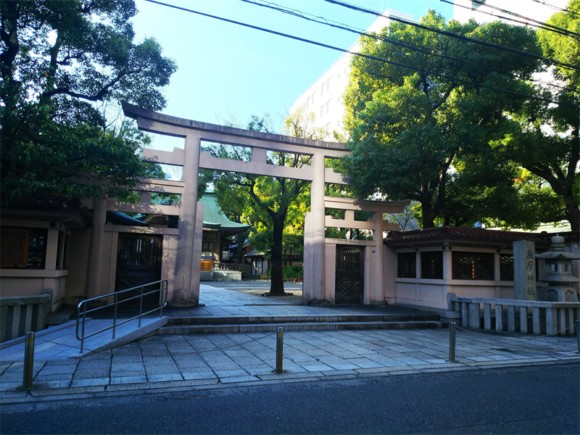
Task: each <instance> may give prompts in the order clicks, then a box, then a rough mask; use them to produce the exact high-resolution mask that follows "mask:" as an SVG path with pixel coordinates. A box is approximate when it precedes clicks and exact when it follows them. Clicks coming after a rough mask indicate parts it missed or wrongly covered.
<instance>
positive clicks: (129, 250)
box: [115, 233, 163, 304]
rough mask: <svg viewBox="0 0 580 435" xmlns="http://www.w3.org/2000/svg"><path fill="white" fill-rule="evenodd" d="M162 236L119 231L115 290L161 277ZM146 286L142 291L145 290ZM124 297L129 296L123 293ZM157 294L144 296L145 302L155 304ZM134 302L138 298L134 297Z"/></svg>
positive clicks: (157, 279) (153, 280) (139, 284)
mask: <svg viewBox="0 0 580 435" xmlns="http://www.w3.org/2000/svg"><path fill="white" fill-rule="evenodd" d="M162 254H163V236H158V235H144V234H129V233H119V243H118V248H117V277H116V282H115V291H120V290H126V289H129V288H133V287H137V286H141V285H143V284H147V283H150V282H155V281H159V280H160V279H161V259H162ZM148 290H152V289H148V288H147V287H145V288H144V292H147V291H148ZM124 297H125V298H127V297H130V296H128V295H124ZM158 299H159V295H158V294H153V295H151V296H149V300H147V297H145V298H144V300H143V302H144V303H147V304H157V303H158V302H159V301H158ZM135 301H137V302H135V303H138V300H137V299H135Z"/></svg>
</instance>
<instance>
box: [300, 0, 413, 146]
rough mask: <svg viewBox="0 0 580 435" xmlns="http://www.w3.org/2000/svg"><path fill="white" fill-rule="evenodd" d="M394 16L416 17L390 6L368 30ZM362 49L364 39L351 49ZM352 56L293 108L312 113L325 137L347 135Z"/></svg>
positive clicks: (378, 27)
mask: <svg viewBox="0 0 580 435" xmlns="http://www.w3.org/2000/svg"><path fill="white" fill-rule="evenodd" d="M391 16H395V17H400V18H404V19H407V20H412V19H413V16H412V15H410V14H405V13H403V12H398V11H394V10H391V9H388V10H386V11H385V13H384V14H383V17H380V18H377V19H376V20H375V21H374V22H373V24H371V26H370V27H369V28H368V29H367V30H366V33H379V32H380V31H381V30H382V29H383V28H384V27H386V26H388V25H389V24H390V22H391V21H390V20H389V17H391ZM360 49H361V46H360V42H359V41H357V42H355V43H354V44H353V45H352V46H351V47H350V48H349V51H351V52H359V51H360ZM352 57H353V56H352V54H349V53H343V54H342V55H341V56H340V57H339V58H338V59H337V60H336V61H335V62H334V63H333V64H332V65H331V66H330V67H329V68H328V69H327V70H326V71H325V72H324V73H323V74H322V75H321V76H320V77H318V79H317V80H316V81H315V82H314V83H313V84H312V85H310V86H309V87H308V89H306V91H304V92H303V93H302V95H300V96H299V97H298V98H297V99H296V101H294V103H293V104H292V106H291V107H290V113H291V114H294V113H296V112H298V111H299V110H301V109H302V110H303V112H304V114H305V115H309V116H312V118H313V120H314V121H313V122H314V125H313V127H315V128H321V129H322V130H323V131H324V140H333V139H334V135H333V132H335V131H336V132H337V133H339V134H342V135H344V130H343V126H342V119H343V116H344V100H343V97H344V93H345V91H346V87H347V85H348V78H349V76H350V67H351V61H352Z"/></svg>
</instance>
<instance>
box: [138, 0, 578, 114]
mask: <svg viewBox="0 0 580 435" xmlns="http://www.w3.org/2000/svg"><path fill="white" fill-rule="evenodd" d="M145 1H147V2H149V3H155V4H158V5H161V6H166V7H169V8H173V9H177V10H181V11H184V12H190V13H192V14H196V15H200V16H204V17H208V18H213V19H216V20H219V21H224V22H226V23H231V24H236V25H238V26H242V27H247V28H250V29H254V30H259V31H261V32H266V33H271V34H273V35H278V36H282V37H284V38H289V39H294V40H296V41H301V42H305V43H307V44H312V45H316V46H319V47H324V48H328V49H330V50H335V51H340V52H342V53H349V54H352V55H353V56H359V57H364V58H367V59H371V60H376V61H379V62H383V63H388V64H391V65H395V66H399V67H401V68H408V69H411V70H414V71H418V72H423V73H426V74H432V75H435V76H438V77H441V78H445V79H449V80H454V81H457V82H461V83H466V84H469V85H473V86H478V87H482V88H486V89H491V90H493V91H498V92H503V93H507V94H512V95H516V96H518V97H524V98H528V99H532V100H536V101H542V102H544V103H551V104H557V105H560V106H565V107H572V108H575V109H576V108H577V107H576V106H574V105H572V104H567V103H561V102H559V101H552V100H548V99H545V98H541V97H535V96H533V95H528V94H523V93H520V92H515V91H509V90H507V89H501V88H496V87H495V86H489V85H484V84H483V83H477V82H473V81H470V80H465V79H460V78H457V77H451V76H448V75H446V74H441V73H437V72H434V71H429V70H426V69H424V68H418V67H414V66H410V65H405V64H403V63H400V62H394V61H391V60H387V59H383V58H380V57H376V56H371V55H368V54H363V53H357V52H353V51H350V50H346V49H344V48H340V47H335V46H333V45H329V44H324V43H322V42H317V41H312V40H310V39H306V38H301V37H299V36H294V35H289V34H287V33H282V32H278V31H276V30H271V29H266V28H264V27H258V26H254V25H252V24H247V23H242V22H240V21H234V20H230V19H228V18H223V17H218V16H216V15H210V14H206V13H203V12H199V11H195V10H193V9H187V8H182V7H180V6H175V5H171V4H168V3H163V2H160V1H156V0H145Z"/></svg>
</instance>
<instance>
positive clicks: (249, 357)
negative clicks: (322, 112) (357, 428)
mask: <svg viewBox="0 0 580 435" xmlns="http://www.w3.org/2000/svg"><path fill="white" fill-rule="evenodd" d="M448 340H449V331H448V330H441V329H433V330H387V331H385V330H377V331H373V330H371V331H332V332H324V331H323V332H317V331H309V332H288V333H286V334H285V337H284V369H285V373H284V374H276V373H274V371H273V370H274V367H275V347H276V343H275V336H273V335H271V334H263V333H251V334H207V335H189V336H187V335H186V336H180V335H169V336H154V337H151V338H147V339H143V340H140V341H138V342H134V343H130V344H127V345H125V346H122V347H119V348H117V349H114V350H112V351H106V352H102V353H100V354H97V355H93V356H90V357H86V358H83V359H81V360H78V359H69V360H46V361H43V360H36V362H35V378H34V384H35V386H36V388H37V393H39V391H38V390H51V391H53V393H54V389H69V387H70V388H72V389H73V390H74V389H75V387H76V388H80V387H99V388H100V389H102V390H105V389H106V391H114V390H116V389H122V388H127V387H130V388H132V389H134V388H138V387H140V388H151V387H153V388H155V385H158V386H159V387H162V386H196V385H197V386H199V385H211V384H234V383H247V382H252V383H253V382H258V383H259V381H276V380H278V381H283V380H288V379H295V380H298V379H302V380H305V379H310V380H312V379H323V378H328V379H336V378H337V377H356V376H364V375H366V376H369V375H370V376H384V375H393V374H403V373H405V374H409V373H424V372H433V371H455V370H464V369H473V368H477V367H481V368H485V367H490V368H491V367H509V366H518V365H531V364H538V363H562V362H574V361H580V356H579V354H578V353H576V340H575V337H550V338H548V337H534V336H505V335H502V336H496V335H491V334H479V333H473V332H469V331H462V330H460V331H458V334H457V361H458V362H457V363H449V362H447V361H446V358H447V356H448ZM0 373H1V374H0V382H1V384H0V388H1V390H2V391H4V392H5V393H6V392H10V391H15V390H16V389H17V388H18V387H19V386H20V385H21V384H22V363H21V362H2V363H0Z"/></svg>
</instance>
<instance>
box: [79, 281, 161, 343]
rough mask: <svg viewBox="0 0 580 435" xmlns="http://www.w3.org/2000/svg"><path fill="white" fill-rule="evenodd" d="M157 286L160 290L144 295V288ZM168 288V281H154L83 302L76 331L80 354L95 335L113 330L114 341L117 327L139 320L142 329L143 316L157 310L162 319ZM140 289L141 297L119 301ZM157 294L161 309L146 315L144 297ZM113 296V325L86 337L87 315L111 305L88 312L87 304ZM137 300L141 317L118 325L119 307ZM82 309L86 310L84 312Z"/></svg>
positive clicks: (132, 318)
mask: <svg viewBox="0 0 580 435" xmlns="http://www.w3.org/2000/svg"><path fill="white" fill-rule="evenodd" d="M155 284H159V288H158V289H156V290H152V291H148V292H147V293H143V288H144V287H150V286H152V285H155ZM167 286H168V282H167V280H166V279H162V280H161V281H154V282H150V283H147V284H143V285H139V286H137V287H132V288H129V289H127V290H121V291H118V292H114V293H107V294H106V295H102V296H97V297H96V298H91V299H85V300H84V301H81V302H80V303H79V304H78V306H77V325H76V331H75V334H76V338H77V340H80V342H81V352H80V353H83V349H84V343H85V339H87V338H90V337H92V336H94V335H97V334H100V333H101V332H103V331H107V330H109V329H112V330H113V337H112V338H113V339H114V338H115V331H116V329H117V326H120V325H122V324H124V323H127V322H130V321H131V320H135V319H139V328H140V327H141V318H142V317H143V316H145V315H147V314H149V313H152V312H154V311H157V310H159V317H162V316H163V308H165V307H166V306H167ZM139 289H140V294H139V295H137V296H132V297H130V298H127V299H123V300H122V301H119V295H121V294H123V293H127V292H131V291H135V290H139ZM156 292H159V298H160V303H159V307H157V308H155V309H153V310H150V311H147V312H146V313H144V312H143V296H147V295H150V294H152V293H156ZM111 296H112V297H114V298H115V301H114V302H113V305H114V306H115V314H114V315H113V325H112V326H108V327H106V328H103V329H101V330H99V331H97V332H93V333H92V334H89V335H85V323H86V319H87V313H92V312H94V311H98V310H102V309H104V308H108V307H110V305H103V306H101V307H97V308H91V309H90V310H87V304H88V303H89V302H93V301H96V300H99V299H104V298H110V297H111ZM137 298H139V315H138V316H135V317H131V318H130V319H126V320H123V321H122V322H119V323H117V306H118V305H119V304H121V303H123V302H127V301H130V300H132V299H137ZM82 308H84V310H83V309H82ZM81 316H82V329H81V332H82V335H81V336H79V324H80V321H81Z"/></svg>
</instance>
